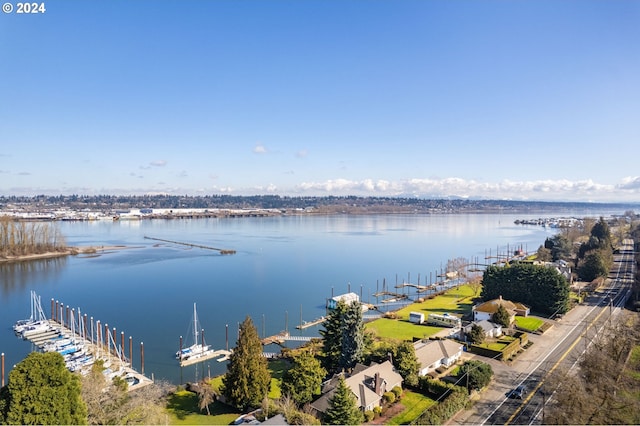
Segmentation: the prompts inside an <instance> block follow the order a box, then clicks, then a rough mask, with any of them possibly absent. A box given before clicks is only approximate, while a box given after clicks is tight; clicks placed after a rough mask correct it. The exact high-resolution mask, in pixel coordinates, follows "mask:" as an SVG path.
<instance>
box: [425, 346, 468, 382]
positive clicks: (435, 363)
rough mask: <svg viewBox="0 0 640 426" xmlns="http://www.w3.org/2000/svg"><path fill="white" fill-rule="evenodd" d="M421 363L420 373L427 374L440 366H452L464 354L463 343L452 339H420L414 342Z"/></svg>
mask: <svg viewBox="0 0 640 426" xmlns="http://www.w3.org/2000/svg"><path fill="white" fill-rule="evenodd" d="M413 346H414V348H415V350H416V358H418V362H419V363H420V370H419V371H418V375H420V376H425V375H427V374H429V373H430V372H432V371H434V370H436V369H437V368H439V367H442V366H444V367H450V366H452V365H453V364H455V363H456V361H458V360H459V359H460V357H461V356H462V352H463V345H462V343H458V342H456V341H454V340H451V339H443V340H429V341H426V342H424V341H422V340H419V341H417V342H415V343H414V344H413Z"/></svg>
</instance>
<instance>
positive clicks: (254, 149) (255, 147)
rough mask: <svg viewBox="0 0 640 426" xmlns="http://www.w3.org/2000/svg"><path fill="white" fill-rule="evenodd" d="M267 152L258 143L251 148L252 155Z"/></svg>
mask: <svg viewBox="0 0 640 426" xmlns="http://www.w3.org/2000/svg"><path fill="white" fill-rule="evenodd" d="M267 152H268V151H267V148H266V147H265V146H264V145H262V143H260V142H258V143H256V146H254V147H253V153H254V154H266V153H267Z"/></svg>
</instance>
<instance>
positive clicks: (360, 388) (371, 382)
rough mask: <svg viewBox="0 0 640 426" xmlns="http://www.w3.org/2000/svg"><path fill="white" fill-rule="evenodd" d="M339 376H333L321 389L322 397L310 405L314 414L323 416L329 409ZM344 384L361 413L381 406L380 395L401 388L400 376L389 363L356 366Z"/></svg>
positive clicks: (346, 377)
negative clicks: (397, 387)
mask: <svg viewBox="0 0 640 426" xmlns="http://www.w3.org/2000/svg"><path fill="white" fill-rule="evenodd" d="M339 377H340V376H339V375H336V376H334V377H333V378H332V379H331V380H329V381H328V382H326V383H325V384H324V385H323V387H322V396H321V397H320V398H318V399H317V400H315V401H314V402H312V403H311V408H312V409H313V410H314V411H316V413H319V414H324V413H325V412H326V411H327V409H328V408H329V401H330V400H331V398H332V397H333V394H334V393H335V391H336V387H337V385H338V381H339ZM344 377H345V384H346V385H347V387H348V388H349V389H351V392H352V393H353V395H354V396H355V397H356V400H357V402H356V404H357V405H358V407H359V408H360V409H361V410H362V411H367V410H373V409H374V408H375V407H379V406H381V405H382V395H384V393H385V392H389V391H391V389H393V388H394V387H396V386H399V387H402V376H400V374H398V373H397V372H396V370H395V368H394V367H393V364H392V363H391V362H390V361H385V362H383V363H382V364H375V363H374V364H372V365H370V366H369V367H366V366H363V365H362V364H359V365H357V366H356V367H355V368H354V370H353V372H352V373H351V374H350V375H349V376H346V375H345V376H344Z"/></svg>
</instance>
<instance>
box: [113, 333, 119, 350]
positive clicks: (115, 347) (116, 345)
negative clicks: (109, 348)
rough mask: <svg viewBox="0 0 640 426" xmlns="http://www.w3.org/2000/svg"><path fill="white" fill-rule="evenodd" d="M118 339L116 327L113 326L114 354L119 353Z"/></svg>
mask: <svg viewBox="0 0 640 426" xmlns="http://www.w3.org/2000/svg"><path fill="white" fill-rule="evenodd" d="M117 341H118V339H116V328H115V327H113V354H114V355H117V353H118V344H117V343H116V342H117Z"/></svg>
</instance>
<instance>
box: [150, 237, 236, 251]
mask: <svg viewBox="0 0 640 426" xmlns="http://www.w3.org/2000/svg"><path fill="white" fill-rule="evenodd" d="M144 238H145V239H147V240H154V241H161V242H163V243H169V244H178V245H181V246H187V247H196V248H201V249H206V250H215V251H218V252H220V254H235V253H236V251H235V250H231V249H221V248H217V247H211V246H205V245H203V244H193V243H185V242H182V241H173V240H165V239H163V238H154V237H148V236H146V235H145V236H144Z"/></svg>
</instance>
